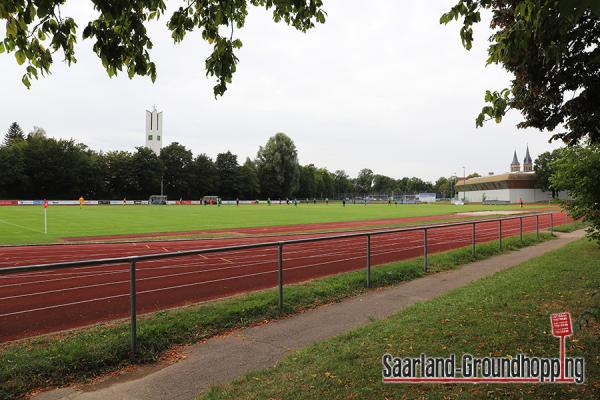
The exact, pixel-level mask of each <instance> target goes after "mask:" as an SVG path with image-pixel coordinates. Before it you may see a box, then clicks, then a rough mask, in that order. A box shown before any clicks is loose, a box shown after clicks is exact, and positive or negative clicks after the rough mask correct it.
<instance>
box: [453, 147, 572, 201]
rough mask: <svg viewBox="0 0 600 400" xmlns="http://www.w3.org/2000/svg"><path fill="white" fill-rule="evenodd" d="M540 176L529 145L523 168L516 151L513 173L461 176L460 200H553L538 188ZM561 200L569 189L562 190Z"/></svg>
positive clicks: (511, 165) (459, 183)
mask: <svg viewBox="0 0 600 400" xmlns="http://www.w3.org/2000/svg"><path fill="white" fill-rule="evenodd" d="M535 183H536V176H535V172H534V170H533V161H532V159H531V155H530V154H529V146H527V150H526V152H525V159H524V160H523V171H521V164H520V163H519V159H518V158H517V152H516V150H515V152H514V154H513V159H512V162H511V163H510V172H505V173H501V174H493V173H490V175H489V176H482V177H478V178H471V179H467V180H462V179H459V180H458V182H456V190H457V192H458V198H459V199H463V198H464V199H465V201H467V202H471V203H482V202H484V201H486V202H497V203H519V202H520V201H521V200H523V202H524V203H537V202H545V201H549V200H552V192H545V191H543V190H541V189H538V188H536V187H535V186H536V185H535ZM558 197H559V198H560V199H564V198H566V193H565V192H559V193H558Z"/></svg>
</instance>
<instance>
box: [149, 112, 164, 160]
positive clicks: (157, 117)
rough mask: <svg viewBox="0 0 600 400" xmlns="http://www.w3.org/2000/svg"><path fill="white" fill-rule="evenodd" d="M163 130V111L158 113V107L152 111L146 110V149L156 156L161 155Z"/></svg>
mask: <svg viewBox="0 0 600 400" xmlns="http://www.w3.org/2000/svg"><path fill="white" fill-rule="evenodd" d="M162 128H163V113H162V111H160V112H158V111H157V110H156V106H154V107H153V109H152V111H148V110H146V147H148V148H149V149H150V150H152V151H153V152H154V153H156V155H159V154H160V149H162V139H163V137H162V136H163V135H162Z"/></svg>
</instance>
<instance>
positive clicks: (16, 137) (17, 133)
mask: <svg viewBox="0 0 600 400" xmlns="http://www.w3.org/2000/svg"><path fill="white" fill-rule="evenodd" d="M21 140H25V133H24V132H23V129H21V127H20V126H19V124H18V123H16V122H13V123H12V124H10V126H9V127H8V131H7V132H6V136H4V145H6V146H8V145H10V144H12V143H15V142H18V141H21Z"/></svg>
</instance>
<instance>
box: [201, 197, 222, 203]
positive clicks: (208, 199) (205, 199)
mask: <svg viewBox="0 0 600 400" xmlns="http://www.w3.org/2000/svg"><path fill="white" fill-rule="evenodd" d="M202 204H204V205H218V204H219V196H204V197H203V198H202Z"/></svg>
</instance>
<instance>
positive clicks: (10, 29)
mask: <svg viewBox="0 0 600 400" xmlns="http://www.w3.org/2000/svg"><path fill="white" fill-rule="evenodd" d="M6 33H8V36H16V34H17V21H16V20H14V19H11V20H10V22H8V23H7V24H6Z"/></svg>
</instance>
